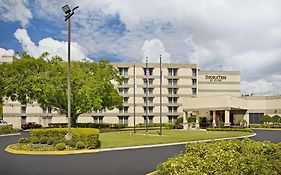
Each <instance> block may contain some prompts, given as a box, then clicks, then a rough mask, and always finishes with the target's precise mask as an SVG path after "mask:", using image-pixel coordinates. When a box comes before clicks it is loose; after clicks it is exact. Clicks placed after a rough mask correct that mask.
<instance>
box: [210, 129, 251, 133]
mask: <svg viewBox="0 0 281 175" xmlns="http://www.w3.org/2000/svg"><path fill="white" fill-rule="evenodd" d="M207 131H240V132H253V131H252V130H251V129H249V128H207Z"/></svg>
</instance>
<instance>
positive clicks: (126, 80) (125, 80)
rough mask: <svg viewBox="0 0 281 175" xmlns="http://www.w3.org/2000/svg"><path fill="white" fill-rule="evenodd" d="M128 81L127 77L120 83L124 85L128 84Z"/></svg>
mask: <svg viewBox="0 0 281 175" xmlns="http://www.w3.org/2000/svg"><path fill="white" fill-rule="evenodd" d="M128 81H129V78H125V79H124V80H123V83H122V85H123V86H124V85H128Z"/></svg>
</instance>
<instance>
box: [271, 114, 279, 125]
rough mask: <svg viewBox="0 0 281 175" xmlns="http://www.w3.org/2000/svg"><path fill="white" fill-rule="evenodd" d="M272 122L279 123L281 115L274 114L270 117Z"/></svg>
mask: <svg viewBox="0 0 281 175" xmlns="http://www.w3.org/2000/svg"><path fill="white" fill-rule="evenodd" d="M272 122H273V123H274V124H275V123H281V117H280V116H279V115H274V116H273V117H272Z"/></svg>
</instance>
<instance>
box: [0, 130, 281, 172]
mask: <svg viewBox="0 0 281 175" xmlns="http://www.w3.org/2000/svg"><path fill="white" fill-rule="evenodd" d="M255 132H256V133H257V136H255V137H253V139H254V140H271V141H273V142H281V130H278V131H276V130H275V131H272V130H271V131H262V130H255ZM24 135H26V133H25V134H24ZM20 137H21V136H9V137H0V174H10V175H12V174H23V175H25V174H28V175H33V174H34V175H39V174H40V175H44V174H46V175H55V174H58V175H62V174H66V175H72V174H73V175H77V174H80V175H88V174H89V175H90V174H91V175H93V174H95V175H103V174H104V175H107V174H114V175H119V174H122V175H126V174H128V175H132V174H133V175H138V174H140V175H143V174H145V173H148V172H151V171H154V170H155V168H156V167H157V165H158V164H159V163H161V162H163V161H165V160H166V159H168V158H169V157H172V156H175V155H177V154H179V153H180V152H181V151H184V145H176V146H165V147H155V148H144V149H132V150H122V151H108V152H99V153H93V154H77V155H64V156H62V155H48V156H46V155H14V154H10V153H6V152H5V151H4V148H5V147H6V146H7V145H9V144H11V143H15V142H16V141H17V140H18V138H20Z"/></svg>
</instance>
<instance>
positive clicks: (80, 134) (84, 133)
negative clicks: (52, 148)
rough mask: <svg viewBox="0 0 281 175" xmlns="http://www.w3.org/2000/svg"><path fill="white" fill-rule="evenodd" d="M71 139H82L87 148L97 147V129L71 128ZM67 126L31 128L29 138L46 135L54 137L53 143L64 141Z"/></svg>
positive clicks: (76, 140) (75, 140)
mask: <svg viewBox="0 0 281 175" xmlns="http://www.w3.org/2000/svg"><path fill="white" fill-rule="evenodd" d="M71 132H72V135H73V137H72V139H73V141H74V142H75V143H76V142H78V141H83V142H84V143H85V145H86V148H88V149H94V148H97V147H98V138H99V130H98V129H94V128H71ZM66 133H67V128H48V129H32V130H30V135H31V138H37V139H39V138H41V137H48V138H53V139H55V142H54V143H53V144H54V145H55V144H57V143H56V142H57V141H60V142H66V140H65V134H66Z"/></svg>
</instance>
